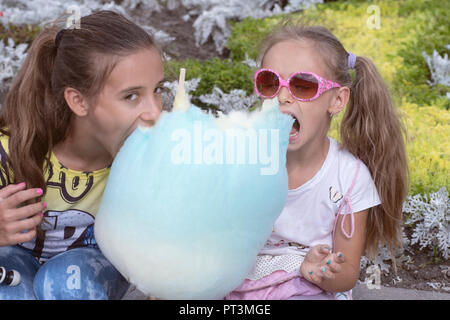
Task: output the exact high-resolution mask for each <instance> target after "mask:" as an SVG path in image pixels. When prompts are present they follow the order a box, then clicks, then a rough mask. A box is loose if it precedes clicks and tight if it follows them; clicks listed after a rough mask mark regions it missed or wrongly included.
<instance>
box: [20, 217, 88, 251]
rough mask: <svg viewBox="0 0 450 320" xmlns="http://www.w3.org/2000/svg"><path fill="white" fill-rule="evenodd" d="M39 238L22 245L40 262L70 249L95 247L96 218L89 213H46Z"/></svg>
mask: <svg viewBox="0 0 450 320" xmlns="http://www.w3.org/2000/svg"><path fill="white" fill-rule="evenodd" d="M44 219H45V220H44V222H42V223H41V225H40V227H41V228H40V230H39V232H38V236H37V237H35V238H34V239H33V240H32V241H30V242H26V243H22V244H21V245H22V246H23V247H25V248H27V249H30V250H32V251H33V255H34V256H36V257H39V258H40V260H45V259H48V258H49V257H51V256H53V255H54V254H57V253H60V252H64V251H67V250H69V249H74V248H79V247H86V246H95V245H96V242H95V239H94V232H93V228H94V217H93V216H91V215H90V214H89V213H87V212H82V211H78V210H67V211H63V212H57V211H46V212H45V214H44Z"/></svg>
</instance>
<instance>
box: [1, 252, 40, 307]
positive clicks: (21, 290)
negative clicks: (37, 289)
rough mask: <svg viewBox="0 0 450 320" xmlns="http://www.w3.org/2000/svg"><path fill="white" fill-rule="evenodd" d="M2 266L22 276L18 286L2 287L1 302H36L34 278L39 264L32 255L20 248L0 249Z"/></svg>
mask: <svg viewBox="0 0 450 320" xmlns="http://www.w3.org/2000/svg"><path fill="white" fill-rule="evenodd" d="M0 266H1V267H4V268H5V269H6V270H16V271H18V273H19V274H20V283H19V284H18V285H17V286H8V285H4V284H2V285H0V301H1V300H35V299H36V297H35V295H34V292H33V278H34V276H35V274H36V271H37V270H38V268H39V263H38V262H37V261H36V259H35V258H34V257H33V255H32V254H31V253H29V252H28V251H26V250H25V249H22V248H20V247H18V246H8V247H0Z"/></svg>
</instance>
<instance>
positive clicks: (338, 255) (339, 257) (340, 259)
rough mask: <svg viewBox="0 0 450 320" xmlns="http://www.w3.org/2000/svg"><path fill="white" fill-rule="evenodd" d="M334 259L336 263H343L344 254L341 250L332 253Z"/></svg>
mask: <svg viewBox="0 0 450 320" xmlns="http://www.w3.org/2000/svg"><path fill="white" fill-rule="evenodd" d="M334 256H335V257H334V260H335V261H336V262H337V263H343V262H345V257H344V254H343V253H342V252H338V253H335V254H334Z"/></svg>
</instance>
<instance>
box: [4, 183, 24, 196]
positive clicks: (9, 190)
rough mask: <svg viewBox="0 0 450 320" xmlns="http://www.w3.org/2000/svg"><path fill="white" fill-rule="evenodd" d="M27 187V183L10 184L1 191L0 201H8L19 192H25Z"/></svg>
mask: <svg viewBox="0 0 450 320" xmlns="http://www.w3.org/2000/svg"><path fill="white" fill-rule="evenodd" d="M24 187H25V183H24V182H21V183H18V184H8V185H7V186H6V187H4V188H3V189H1V190H0V200H3V199H6V198H8V197H9V196H11V195H12V194H14V193H16V192H17V191H19V190H23V189H24Z"/></svg>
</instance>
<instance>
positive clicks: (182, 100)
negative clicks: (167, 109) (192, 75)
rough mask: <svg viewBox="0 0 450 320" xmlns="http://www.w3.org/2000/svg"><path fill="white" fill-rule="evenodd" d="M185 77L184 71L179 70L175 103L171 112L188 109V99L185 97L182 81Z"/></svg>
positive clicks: (182, 69)
mask: <svg viewBox="0 0 450 320" xmlns="http://www.w3.org/2000/svg"><path fill="white" fill-rule="evenodd" d="M185 76H186V69H184V68H181V69H180V79H179V80H178V87H177V93H176V95H175V101H174V103H173V110H181V111H184V110H186V109H188V108H189V99H188V97H187V95H186V90H185V88H184V79H185Z"/></svg>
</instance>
